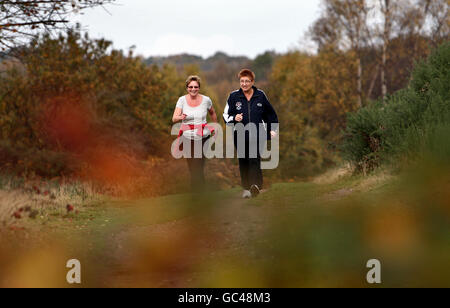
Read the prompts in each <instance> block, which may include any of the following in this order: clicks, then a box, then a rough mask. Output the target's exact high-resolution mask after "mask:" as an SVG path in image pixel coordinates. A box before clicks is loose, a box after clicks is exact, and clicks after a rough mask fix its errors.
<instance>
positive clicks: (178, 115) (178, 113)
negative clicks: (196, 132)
mask: <svg viewBox="0 0 450 308" xmlns="http://www.w3.org/2000/svg"><path fill="white" fill-rule="evenodd" d="M186 117H187V115H185V114H184V113H183V110H182V109H181V108H175V111H174V113H173V116H172V122H173V123H177V122H180V121H183V120H184V119H186Z"/></svg>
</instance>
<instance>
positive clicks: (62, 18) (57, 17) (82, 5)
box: [0, 0, 114, 50]
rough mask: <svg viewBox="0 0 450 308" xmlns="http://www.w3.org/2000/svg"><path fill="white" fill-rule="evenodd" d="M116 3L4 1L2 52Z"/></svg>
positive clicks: (102, 0)
mask: <svg viewBox="0 0 450 308" xmlns="http://www.w3.org/2000/svg"><path fill="white" fill-rule="evenodd" d="M113 1H114V0H34V1H33V0H16V1H12V0H11V1H10V0H0V48H1V49H2V50H6V49H9V48H13V47H15V46H17V45H18V44H22V43H24V42H25V41H26V40H27V38H30V37H35V36H36V35H37V34H38V33H40V32H42V31H43V30H44V31H47V32H52V31H54V30H60V29H64V28H65V25H66V24H67V23H68V22H69V20H68V18H69V17H70V15H71V14H73V13H78V12H79V11H81V10H84V9H87V8H91V7H95V6H103V5H105V4H107V3H112V2H113Z"/></svg>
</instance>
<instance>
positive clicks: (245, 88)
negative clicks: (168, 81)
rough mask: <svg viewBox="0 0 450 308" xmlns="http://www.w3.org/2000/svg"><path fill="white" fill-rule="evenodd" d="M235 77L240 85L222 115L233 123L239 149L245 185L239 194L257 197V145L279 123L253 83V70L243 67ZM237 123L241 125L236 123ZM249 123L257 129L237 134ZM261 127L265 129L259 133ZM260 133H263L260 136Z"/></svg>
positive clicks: (259, 185) (260, 182) (260, 178)
mask: <svg viewBox="0 0 450 308" xmlns="http://www.w3.org/2000/svg"><path fill="white" fill-rule="evenodd" d="M238 77H239V82H240V89H239V90H236V91H234V92H232V93H231V94H230V96H229V97H228V100H227V104H226V106H225V110H224V113H223V118H224V120H225V123H227V124H228V125H234V143H235V146H236V148H237V150H238V157H239V170H240V173H241V183H242V188H243V189H244V192H243V194H242V197H243V198H250V197H256V196H257V195H258V194H259V192H260V190H261V189H262V185H263V176H262V171H261V155H260V154H261V153H260V149H261V148H262V147H263V146H264V145H265V142H266V140H267V139H270V138H274V137H275V136H276V135H277V132H276V129H275V127H273V126H274V125H273V124H278V117H277V114H276V112H275V110H274V109H273V107H272V105H271V104H270V102H269V100H268V99H267V96H266V94H265V93H264V92H263V91H261V90H260V89H258V88H256V87H255V73H253V72H252V71H251V70H249V69H243V70H241V71H240V72H239V74H238ZM239 123H242V125H240V126H239V125H237V124H239ZM249 124H250V125H254V127H255V128H256V130H252V129H245V130H244V133H241V134H239V130H242V129H243V128H244V126H245V127H247V128H248V127H249ZM277 127H278V126H277ZM261 129H264V130H265V131H264V132H262V134H260V130H261ZM261 136H264V138H263V140H261ZM252 141H255V142H252ZM240 145H245V151H244V152H242V151H240V149H239V148H240ZM254 147H256V149H255V148H254ZM239 153H241V155H240V154H239ZM252 153H254V154H252Z"/></svg>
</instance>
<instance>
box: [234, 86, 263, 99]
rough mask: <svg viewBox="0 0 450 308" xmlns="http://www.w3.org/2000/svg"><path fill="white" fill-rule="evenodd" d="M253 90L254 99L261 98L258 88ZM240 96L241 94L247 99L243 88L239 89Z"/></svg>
mask: <svg viewBox="0 0 450 308" xmlns="http://www.w3.org/2000/svg"><path fill="white" fill-rule="evenodd" d="M252 89H253V97H258V96H259V91H258V88H257V87H255V86H253V87H252ZM239 94H240V96H242V97H245V94H244V91H243V90H242V88H239Z"/></svg>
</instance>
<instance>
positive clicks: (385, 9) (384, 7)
mask: <svg viewBox="0 0 450 308" xmlns="http://www.w3.org/2000/svg"><path fill="white" fill-rule="evenodd" d="M379 1H380V8H381V13H382V14H383V19H384V24H383V35H382V38H383V48H382V56H381V95H382V96H383V100H384V99H386V95H387V84H386V56H387V48H388V44H389V39H390V36H391V30H392V22H393V20H392V16H393V15H392V10H393V8H392V6H393V5H394V4H393V1H391V0H379Z"/></svg>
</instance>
